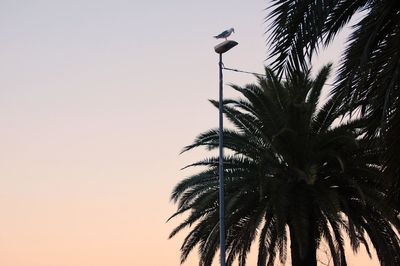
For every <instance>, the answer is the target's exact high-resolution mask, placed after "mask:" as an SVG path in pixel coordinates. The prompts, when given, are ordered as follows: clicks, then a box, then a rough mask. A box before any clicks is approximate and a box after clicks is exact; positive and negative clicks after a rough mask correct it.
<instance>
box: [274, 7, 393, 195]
mask: <svg viewBox="0 0 400 266" xmlns="http://www.w3.org/2000/svg"><path fill="white" fill-rule="evenodd" d="M270 10H271V13H270V15H269V21H270V22H271V28H270V33H271V36H270V43H271V44H272V49H273V52H272V56H271V57H273V58H274V65H275V67H276V68H277V69H285V68H286V67H287V66H288V65H290V64H292V62H298V63H299V65H302V66H305V65H306V62H307V61H308V59H310V58H311V56H312V54H313V53H314V52H315V51H316V50H317V49H318V47H319V46H321V44H322V45H323V46H326V45H328V44H329V43H330V42H331V41H332V39H334V37H335V35H336V34H337V33H338V32H339V31H340V30H341V29H342V28H343V27H344V26H345V25H346V24H348V22H349V21H350V19H352V18H353V17H355V16H356V17H358V18H359V21H358V23H357V24H355V26H354V27H353V28H352V33H351V35H350V37H349V41H348V43H347V48H346V50H345V51H344V53H343V58H342V63H341V65H340V69H339V73H338V76H337V86H336V87H335V89H334V92H335V96H336V97H338V99H339V101H341V103H342V108H350V109H353V110H354V109H355V108H358V107H361V110H362V112H363V115H364V116H365V117H366V118H368V124H367V127H368V134H369V135H370V136H374V135H380V136H382V137H383V138H382V140H383V143H384V145H385V146H386V149H387V151H386V152H385V161H386V163H385V170H386V171H385V173H386V175H385V176H386V179H387V180H389V181H391V182H392V183H393V184H394V185H396V184H397V189H396V190H397V191H395V192H397V193H399V196H400V180H399V177H400V1H398V0H302V1H293V0H273V1H272V4H271V6H270Z"/></svg>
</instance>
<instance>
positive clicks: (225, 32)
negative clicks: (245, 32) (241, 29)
mask: <svg viewBox="0 0 400 266" xmlns="http://www.w3.org/2000/svg"><path fill="white" fill-rule="evenodd" d="M232 32H235V30H234V29H233V28H230V29H229V30H226V31H224V32H221V33H220V34H218V35H216V36H214V38H216V39H222V38H225V40H227V38H228V37H229V36H230V35H231V34H232Z"/></svg>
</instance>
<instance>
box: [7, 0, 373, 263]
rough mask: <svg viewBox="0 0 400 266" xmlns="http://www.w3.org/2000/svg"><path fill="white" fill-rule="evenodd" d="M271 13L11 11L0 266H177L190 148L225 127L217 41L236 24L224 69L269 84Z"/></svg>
mask: <svg viewBox="0 0 400 266" xmlns="http://www.w3.org/2000/svg"><path fill="white" fill-rule="evenodd" d="M266 6H267V1H265V0H254V1H239V0H230V1H228V0H221V1H211V0H204V1H183V0H171V1H138V0H130V1H128V0H125V1H123V0H112V1H111V0H79V1H78V0H70V1H67V0H0V125H1V127H0V128H1V129H0V147H1V152H0V213H1V215H0V265H2V266H115V265H118V266H128V265H129V266H159V265H165V266H173V265H179V247H180V244H181V241H182V239H183V237H184V234H181V235H178V236H177V237H175V238H173V239H171V240H168V234H169V232H170V231H171V230H172V228H173V227H174V226H176V225H177V224H178V223H179V221H181V220H180V219H179V218H177V219H175V220H173V221H172V222H169V223H166V220H167V218H168V217H169V216H170V215H171V214H172V213H173V212H174V210H175V208H176V206H174V204H173V203H172V202H170V201H169V196H170V193H171V191H172V189H173V187H174V185H175V184H176V183H177V182H179V180H181V179H182V178H184V177H186V176H187V175H189V174H190V170H189V171H181V170H180V169H181V168H182V167H183V166H185V165H187V164H189V163H191V162H193V161H196V160H197V159H200V158H201V157H202V156H204V155H205V153H204V152H203V151H197V152H190V153H187V154H183V155H179V153H180V151H181V149H182V147H183V146H185V145H187V144H189V143H191V141H192V140H193V139H194V137H195V136H196V135H197V134H199V133H200V132H202V131H204V130H206V129H209V128H213V127H216V126H217V125H218V120H217V119H218V114H217V111H216V110H215V108H214V107H212V106H211V104H210V103H209V102H208V99H216V98H217V97H218V64H217V63H218V55H217V54H216V53H215V52H214V50H213V47H214V46H215V45H216V44H218V42H219V41H217V40H215V39H214V38H212V36H213V35H216V34H218V33H220V32H221V31H223V30H225V29H227V28H230V27H234V28H235V33H234V35H232V38H234V39H235V40H236V41H237V42H239V45H238V46H237V47H235V48H234V49H232V50H231V51H230V52H229V53H227V54H226V55H224V63H225V66H227V67H232V68H239V69H243V70H247V71H252V72H261V73H262V72H263V68H264V64H265V63H266V61H265V60H266V58H267V57H268V49H267V45H266V42H265V39H266V35H265V31H266V24H265V22H264V20H265V16H266V15H267V12H266V11H265V8H266ZM340 45H341V43H340V41H339V42H338V44H334V45H333V46H332V48H330V49H328V50H327V51H325V52H324V53H323V54H322V55H321V56H319V57H318V58H316V59H315V64H314V65H315V66H316V68H318V67H320V66H321V65H322V64H324V63H326V62H328V61H334V62H337V61H338V59H339V47H340ZM224 78H225V82H226V83H235V84H240V85H243V84H246V83H250V82H253V81H254V77H253V76H251V75H245V74H240V73H234V72H225V73H224ZM225 90H226V91H225V95H227V96H229V95H232V92H231V91H229V87H227V86H226V87H225ZM357 259H358V262H357V260H356V259H354V260H353V264H350V265H359V263H360V262H361V261H363V262H362V263H364V264H363V265H371V266H372V265H376V263H375V262H373V261H369V260H366V261H365V262H364V259H365V254H361V255H359V256H358V258H357ZM197 261H198V260H197V254H196V252H194V254H193V255H191V256H190V258H189V259H188V262H187V263H186V264H184V265H193V266H194V265H197ZM215 265H217V264H215Z"/></svg>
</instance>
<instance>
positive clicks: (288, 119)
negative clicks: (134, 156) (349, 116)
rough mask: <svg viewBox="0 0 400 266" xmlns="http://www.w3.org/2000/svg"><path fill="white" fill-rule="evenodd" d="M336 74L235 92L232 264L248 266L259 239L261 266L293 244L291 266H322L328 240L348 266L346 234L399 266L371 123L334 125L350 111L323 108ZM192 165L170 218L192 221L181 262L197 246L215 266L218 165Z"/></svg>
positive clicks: (213, 133) (292, 76) (212, 143)
mask: <svg viewBox="0 0 400 266" xmlns="http://www.w3.org/2000/svg"><path fill="white" fill-rule="evenodd" d="M329 72H330V66H329V65H328V66H326V67H324V68H322V70H321V71H320V72H319V74H318V75H317V76H316V78H315V79H314V80H312V79H311V78H310V72H309V71H306V72H305V73H303V72H298V71H294V70H289V71H288V73H287V81H285V82H282V81H280V80H279V79H278V77H277V75H276V74H275V73H274V72H272V71H271V70H269V69H266V74H267V78H258V84H256V85H247V86H245V87H240V86H232V88H233V89H235V90H236V91H238V92H239V93H240V94H241V95H242V98H240V99H227V100H225V101H224V113H225V115H226V117H227V118H228V119H229V120H230V121H231V122H232V124H233V129H227V130H225V131H224V138H225V141H224V147H225V148H226V149H228V150H229V151H230V152H229V154H230V155H227V156H226V158H224V167H225V202H226V230H227V232H226V233H227V239H226V240H227V244H226V248H227V264H228V265H232V263H233V261H234V260H238V261H239V265H245V263H246V258H247V254H248V252H249V251H250V247H251V245H252V243H253V242H254V241H255V240H256V239H258V265H260V266H261V265H266V264H268V265H273V263H274V262H275V260H276V259H278V258H279V259H280V261H281V262H284V261H285V260H286V254H287V252H286V249H287V242H288V241H290V252H291V259H292V264H293V265H309V266H311V265H316V263H317V262H316V251H317V249H318V247H319V245H320V243H321V241H324V242H326V243H327V245H328V246H329V250H330V253H331V255H332V258H333V262H334V265H335V266H336V265H346V257H345V252H344V240H343V237H344V236H345V235H347V237H348V238H349V239H350V243H351V246H352V248H353V250H354V251H357V250H358V248H359V246H360V245H361V244H362V245H364V246H365V247H366V248H367V250H368V251H369V245H368V240H367V239H368V238H369V239H370V240H371V242H372V244H373V246H374V248H375V249H376V250H377V254H378V257H379V259H380V261H381V262H382V263H383V265H399V264H400V258H399V254H400V247H399V239H398V237H397V235H396V233H394V231H393V227H397V228H398V226H399V225H398V221H397V220H396V212H395V211H394V210H393V208H390V207H389V206H387V205H383V204H381V202H382V200H383V199H384V198H385V197H386V194H385V193H384V191H383V189H380V186H379V185H378V178H377V177H378V175H379V171H380V166H379V164H377V158H378V157H379V152H380V151H379V149H377V148H376V147H374V146H373V145H368V146H367V145H365V141H364V140H363V139H362V136H363V135H364V133H365V132H364V130H363V121H361V120H354V121H351V122H348V123H343V124H341V125H336V123H335V121H336V120H337V118H339V117H341V115H342V113H341V111H339V110H338V109H337V108H336V107H337V106H336V105H337V104H335V102H334V101H332V100H328V101H327V102H326V103H325V104H323V105H322V107H321V108H317V106H318V102H319V101H320V93H321V90H322V88H323V86H324V83H325V81H326V79H327V76H328V74H329ZM212 103H213V104H214V105H215V106H218V103H217V102H215V101H212ZM196 147H206V148H208V149H209V150H212V149H215V148H218V131H217V130H210V131H207V132H204V133H202V134H200V135H199V136H198V137H197V138H196V139H195V141H194V143H193V144H192V145H189V146H187V147H185V148H184V151H188V150H191V149H193V148H196ZM192 166H202V167H203V170H202V171H200V172H199V173H198V174H195V175H192V176H189V177H188V178H186V179H184V180H182V181H181V182H180V183H179V184H177V186H176V187H175V188H174V190H173V193H172V196H171V198H172V199H173V200H174V201H175V202H177V203H178V209H177V211H176V213H174V214H173V216H172V217H175V216H177V215H179V214H183V213H187V218H186V219H185V220H184V221H183V222H182V223H181V224H180V225H179V226H178V227H177V228H175V230H173V232H172V233H171V235H170V237H173V236H174V235H175V234H176V233H178V232H179V231H181V230H182V229H184V228H187V227H190V231H189V233H188V234H187V236H186V238H185V240H184V242H183V244H182V247H181V260H182V262H184V261H185V260H186V258H187V256H188V254H189V253H190V252H191V251H192V250H193V249H194V248H195V247H196V246H197V247H198V249H199V253H200V263H199V265H204V266H209V265H211V263H212V261H213V258H214V256H215V253H216V252H217V250H218V244H219V238H218V236H219V224H218V158H217V157H210V158H206V159H204V160H201V161H199V162H197V163H194V164H192V165H190V167H192ZM172 217H171V218H172Z"/></svg>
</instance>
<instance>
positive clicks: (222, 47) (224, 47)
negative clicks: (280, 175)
mask: <svg viewBox="0 0 400 266" xmlns="http://www.w3.org/2000/svg"><path fill="white" fill-rule="evenodd" d="M236 45H238V43H237V42H235V41H231V40H226V41H224V42H222V43H220V44H218V45H217V46H215V47H214V50H215V52H216V53H217V54H219V108H218V109H219V143H218V144H219V145H218V146H219V171H218V175H219V241H220V262H221V266H225V263H226V259H225V253H226V252H225V202H224V201H225V199H224V148H223V145H224V135H223V130H224V121H223V112H224V104H223V74H222V69H223V63H222V54H223V53H225V52H227V51H229V50H230V49H232V48H233V47H235V46H236Z"/></svg>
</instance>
